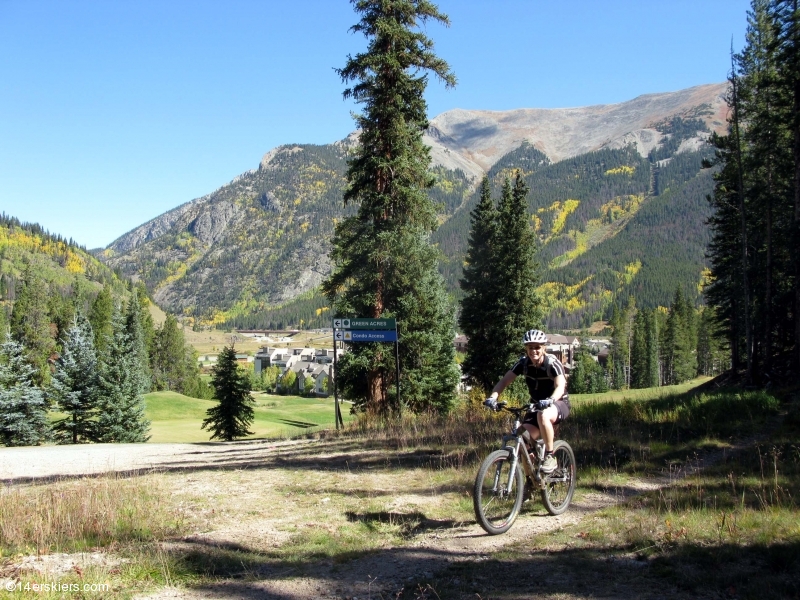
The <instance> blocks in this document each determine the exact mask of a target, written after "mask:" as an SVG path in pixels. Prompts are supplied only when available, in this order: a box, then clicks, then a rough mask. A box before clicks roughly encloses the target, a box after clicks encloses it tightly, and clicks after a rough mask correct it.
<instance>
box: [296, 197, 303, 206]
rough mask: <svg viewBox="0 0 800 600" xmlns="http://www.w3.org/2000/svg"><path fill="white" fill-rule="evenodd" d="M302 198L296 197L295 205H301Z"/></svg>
mask: <svg viewBox="0 0 800 600" xmlns="http://www.w3.org/2000/svg"><path fill="white" fill-rule="evenodd" d="M301 200H302V199H301V198H296V199H295V201H294V205H295V206H299V205H300V202H301Z"/></svg>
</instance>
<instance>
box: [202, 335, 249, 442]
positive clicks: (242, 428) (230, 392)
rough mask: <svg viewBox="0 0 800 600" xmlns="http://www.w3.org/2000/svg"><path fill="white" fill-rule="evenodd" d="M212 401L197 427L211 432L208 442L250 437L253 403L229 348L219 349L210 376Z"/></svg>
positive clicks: (242, 373) (246, 381)
mask: <svg viewBox="0 0 800 600" xmlns="http://www.w3.org/2000/svg"><path fill="white" fill-rule="evenodd" d="M211 384H212V385H213V387H214V398H216V399H217V400H219V404H217V405H216V406H214V407H212V408H209V409H208V411H206V414H207V415H208V416H207V417H206V418H205V419H204V420H203V424H202V426H201V428H202V429H208V430H209V431H211V439H212V440H214V439H219V440H224V441H227V442H230V441H232V440H235V439H236V438H240V437H245V436H247V435H253V432H252V431H250V430H249V427H250V425H251V424H252V423H253V419H254V415H255V413H254V412H253V406H254V405H255V401H254V400H253V398H252V396H251V395H250V389H251V388H250V379H249V378H248V377H247V374H246V373H244V372H243V371H241V370H240V369H239V365H238V363H237V362H236V352H235V351H234V349H233V346H231V347H228V346H226V347H225V348H223V349H222V352H220V353H219V357H218V358H217V364H216V365H215V366H214V369H213V374H212V375H211Z"/></svg>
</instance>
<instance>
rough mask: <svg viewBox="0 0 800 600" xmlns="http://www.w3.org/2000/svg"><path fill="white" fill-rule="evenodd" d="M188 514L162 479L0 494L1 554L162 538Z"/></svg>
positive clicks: (92, 481)
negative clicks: (171, 496) (179, 505)
mask: <svg viewBox="0 0 800 600" xmlns="http://www.w3.org/2000/svg"><path fill="white" fill-rule="evenodd" d="M186 526H187V515H186V514H185V513H184V512H183V511H181V510H180V509H178V508H176V507H175V505H174V504H173V503H172V502H171V500H170V499H169V496H168V492H167V487H166V485H165V482H164V480H163V478H162V477H161V476H158V475H146V476H143V477H136V478H129V479H124V478H121V477H117V476H115V475H113V474H112V475H108V476H103V477H97V478H85V479H79V480H62V481H54V482H51V483H47V484H44V485H36V486H15V487H9V488H4V489H2V490H0V553H2V554H6V555H8V554H12V553H35V554H47V553H51V552H73V551H83V550H87V549H91V548H97V547H107V546H111V545H114V544H119V543H125V542H133V541H150V540H158V539H163V538H165V537H168V536H171V535H175V534H177V533H180V532H181V531H183V530H184V529H185V528H186Z"/></svg>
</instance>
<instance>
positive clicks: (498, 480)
mask: <svg viewBox="0 0 800 600" xmlns="http://www.w3.org/2000/svg"><path fill="white" fill-rule="evenodd" d="M513 456H514V455H513V452H511V451H509V450H496V451H495V452H492V453H491V454H490V455H489V456H487V457H486V458H485V459H484V461H483V463H481V468H480V469H478V476H477V477H476V478H475V487H474V488H473V491H472V503H473V505H474V507H475V517H476V518H477V519H478V523H480V526H481V527H483V528H484V529H485V530H486V533H489V534H491V535H497V534H499V533H505V532H506V531H508V530H509V529H510V528H511V526H512V525H513V524H514V521H515V520H516V518H517V515H519V509H520V508H521V507H522V496H523V488H524V485H525V478H524V476H523V474H522V468H521V467H520V464H519V462H517V467H516V469H515V472H514V473H513V474H512V473H511V459H512V458H513Z"/></svg>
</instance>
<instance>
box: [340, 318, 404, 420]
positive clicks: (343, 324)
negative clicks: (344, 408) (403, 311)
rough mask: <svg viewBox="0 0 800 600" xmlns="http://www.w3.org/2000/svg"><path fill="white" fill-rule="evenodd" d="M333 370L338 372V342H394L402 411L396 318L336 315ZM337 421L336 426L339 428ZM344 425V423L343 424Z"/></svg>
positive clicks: (399, 403) (398, 405) (398, 398)
mask: <svg viewBox="0 0 800 600" xmlns="http://www.w3.org/2000/svg"><path fill="white" fill-rule="evenodd" d="M332 324H333V370H334V373H336V372H337V371H336V343H337V342H347V343H349V344H353V343H361V342H394V363H395V381H396V383H397V407H398V410H400V412H401V413H402V407H403V403H402V402H401V401H400V342H399V340H398V336H397V320H396V319H372V318H369V317H353V318H347V317H334V318H333V323H332ZM337 379H338V377H337V378H334V380H333V383H334V385H333V396H334V401H335V402H336V406H337V409H336V410H337V415H338V418H339V419H341V411H340V409H339V408H338V406H339V402H338V395H337V391H338V390H337V385H336V380H337ZM338 423H339V422H338V421H337V425H336V428H337V429H338V428H339V424H338ZM342 426H343V427H344V424H342Z"/></svg>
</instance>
